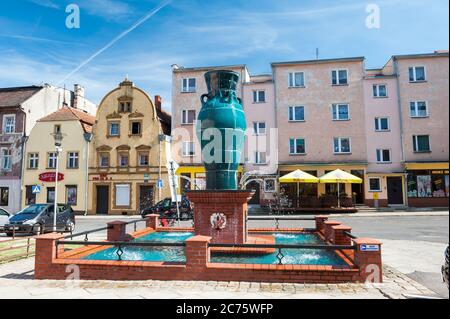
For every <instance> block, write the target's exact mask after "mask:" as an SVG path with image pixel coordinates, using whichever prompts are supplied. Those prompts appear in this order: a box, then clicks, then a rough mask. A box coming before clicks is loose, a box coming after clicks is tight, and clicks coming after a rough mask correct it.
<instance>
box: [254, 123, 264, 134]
mask: <svg viewBox="0 0 450 319" xmlns="http://www.w3.org/2000/svg"><path fill="white" fill-rule="evenodd" d="M253 134H255V135H264V134H266V122H253Z"/></svg>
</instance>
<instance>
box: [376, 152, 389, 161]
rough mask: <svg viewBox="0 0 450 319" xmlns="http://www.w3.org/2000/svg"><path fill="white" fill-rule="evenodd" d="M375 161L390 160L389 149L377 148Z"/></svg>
mask: <svg viewBox="0 0 450 319" xmlns="http://www.w3.org/2000/svg"><path fill="white" fill-rule="evenodd" d="M377 162H378V163H389V162H391V150H387V149H377Z"/></svg>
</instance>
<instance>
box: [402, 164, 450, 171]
mask: <svg viewBox="0 0 450 319" xmlns="http://www.w3.org/2000/svg"><path fill="white" fill-rule="evenodd" d="M448 167H449V165H448V162H434V163H405V169H407V170H428V169H430V170H431V169H449V168H448Z"/></svg>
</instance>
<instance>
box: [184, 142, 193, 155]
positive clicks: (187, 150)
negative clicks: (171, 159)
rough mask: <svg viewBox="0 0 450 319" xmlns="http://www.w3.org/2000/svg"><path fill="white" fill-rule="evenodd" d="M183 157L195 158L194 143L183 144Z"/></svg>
mask: <svg viewBox="0 0 450 319" xmlns="http://www.w3.org/2000/svg"><path fill="white" fill-rule="evenodd" d="M183 156H195V143H194V142H183Z"/></svg>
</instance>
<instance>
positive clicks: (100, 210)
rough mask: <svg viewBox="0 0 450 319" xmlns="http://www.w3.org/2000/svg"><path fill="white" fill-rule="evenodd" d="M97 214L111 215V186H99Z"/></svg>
mask: <svg viewBox="0 0 450 319" xmlns="http://www.w3.org/2000/svg"><path fill="white" fill-rule="evenodd" d="M96 208H97V212H96V213H97V214H98V215H108V213H109V186H106V185H97V206H96Z"/></svg>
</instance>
